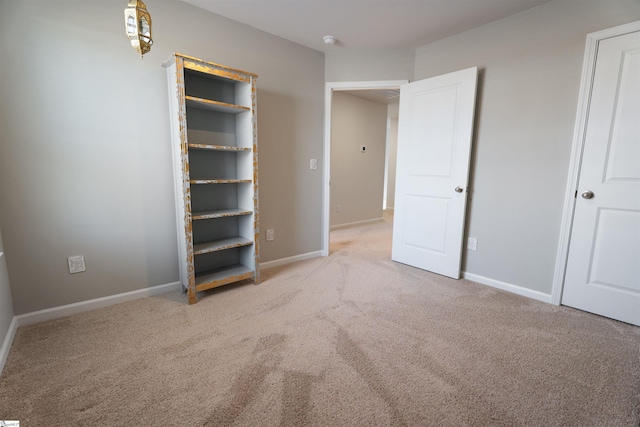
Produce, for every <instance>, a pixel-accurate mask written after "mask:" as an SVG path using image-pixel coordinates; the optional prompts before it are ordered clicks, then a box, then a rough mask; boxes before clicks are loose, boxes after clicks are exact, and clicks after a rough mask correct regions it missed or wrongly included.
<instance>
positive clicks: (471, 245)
mask: <svg viewBox="0 0 640 427" xmlns="http://www.w3.org/2000/svg"><path fill="white" fill-rule="evenodd" d="M467 249H469V250H470V251H477V250H478V239H476V238H475V237H469V239H468V240H467Z"/></svg>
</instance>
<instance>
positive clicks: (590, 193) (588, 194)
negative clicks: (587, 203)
mask: <svg viewBox="0 0 640 427" xmlns="http://www.w3.org/2000/svg"><path fill="white" fill-rule="evenodd" d="M582 198H583V199H593V191H585V192H584V193H582Z"/></svg>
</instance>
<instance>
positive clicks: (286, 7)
mask: <svg viewBox="0 0 640 427" xmlns="http://www.w3.org/2000/svg"><path fill="white" fill-rule="evenodd" d="M182 1H184V2H185V3H190V4H192V5H195V6H198V7H201V8H203V9H206V10H208V11H211V12H213V13H216V14H218V15H222V16H225V17H227V18H230V19H233V20H234V21H238V22H242V23H244V24H247V25H250V26H252V27H255V28H258V29H260V30H263V31H266V32H268V33H271V34H274V35H276V36H280V37H282V38H285V39H287V40H290V41H293V42H295V43H298V44H301V45H304V46H307V47H310V48H312V49H315V50H319V51H323V52H327V51H331V50H336V49H403V48H404V49H413V48H417V47H420V46H424V45H426V44H428V43H431V42H434V41H436V40H440V39H443V38H445V37H449V36H452V35H454V34H457V33H461V32H463V31H467V30H470V29H472V28H475V27H479V26H481V25H484V24H487V23H489V22H492V21H495V20H498V19H502V18H505V17H507V16H509V15H513V14H515V13H518V12H522V11H524V10H527V9H530V8H532V7H536V6H539V5H541V4H543V3H547V2H549V1H550V0H182ZM329 34H330V35H333V36H335V37H336V38H337V39H338V41H337V43H336V44H335V45H334V46H329V45H325V44H324V42H323V41H322V37H323V36H325V35H329Z"/></svg>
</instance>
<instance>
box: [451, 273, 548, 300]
mask: <svg viewBox="0 0 640 427" xmlns="http://www.w3.org/2000/svg"><path fill="white" fill-rule="evenodd" d="M462 277H463V278H465V279H467V280H471V281H472V282H476V283H480V284H482V285H487V286H491V287H493V288H498V289H502V290H503V291H509V292H513V293H514V294H518V295H522V296H525V297H528V298H533V299H536V300H538V301H542V302H546V303H549V304H551V302H552V300H551V294H545V293H543V292H540V291H534V290H533V289H529V288H523V287H522V286H518V285H512V284H511V283H506V282H501V281H499V280H494V279H489V278H488V277H484V276H479V275H477V274H473V273H467V272H466V271H463V272H462Z"/></svg>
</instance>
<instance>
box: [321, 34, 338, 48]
mask: <svg viewBox="0 0 640 427" xmlns="http://www.w3.org/2000/svg"><path fill="white" fill-rule="evenodd" d="M322 40H324V44H328V45H330V46H333V45H334V44H336V40H337V39H336V36H324V37H323V38H322Z"/></svg>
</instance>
